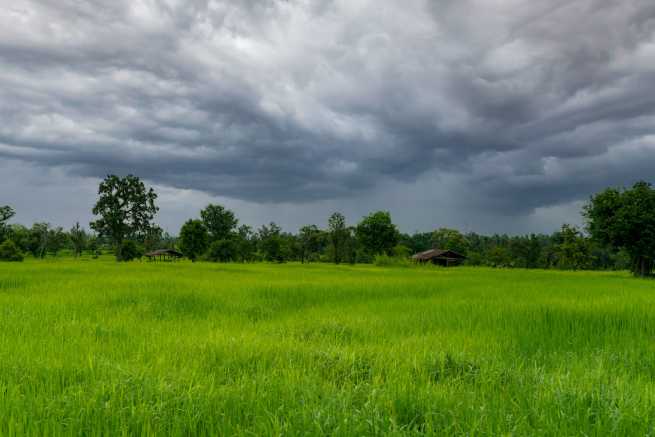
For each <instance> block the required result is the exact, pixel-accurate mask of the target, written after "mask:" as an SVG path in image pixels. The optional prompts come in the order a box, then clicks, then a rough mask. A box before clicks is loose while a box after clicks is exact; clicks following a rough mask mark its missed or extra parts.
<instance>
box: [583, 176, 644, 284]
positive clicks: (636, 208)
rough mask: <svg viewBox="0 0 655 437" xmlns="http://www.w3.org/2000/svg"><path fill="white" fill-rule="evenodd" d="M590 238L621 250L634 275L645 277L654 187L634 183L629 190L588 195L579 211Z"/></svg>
mask: <svg viewBox="0 0 655 437" xmlns="http://www.w3.org/2000/svg"><path fill="white" fill-rule="evenodd" d="M583 215H584V217H585V218H586V220H587V230H588V231H589V234H590V235H591V236H592V238H593V239H594V240H596V241H597V242H599V243H601V244H606V245H609V246H611V247H613V248H614V250H620V249H623V250H625V251H626V252H627V253H628V254H629V256H630V260H631V264H632V268H631V270H632V272H633V274H634V275H636V276H642V277H643V276H649V275H650V274H651V273H652V271H653V264H654V258H655V189H653V188H652V186H651V185H650V184H649V183H647V182H643V181H640V182H637V183H636V184H634V185H633V186H632V188H630V189H623V190H618V189H615V188H608V189H606V190H605V191H602V192H600V193H598V194H596V195H594V196H592V197H591V199H590V200H589V202H588V203H587V205H585V207H584V210H583Z"/></svg>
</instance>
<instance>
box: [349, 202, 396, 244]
mask: <svg viewBox="0 0 655 437" xmlns="http://www.w3.org/2000/svg"><path fill="white" fill-rule="evenodd" d="M355 234H356V235H357V240H358V241H359V243H360V244H361V246H362V247H363V248H364V250H366V251H368V252H370V253H372V254H374V255H378V254H387V255H391V254H392V253H393V248H394V247H395V246H396V245H397V244H398V240H399V236H400V235H399V232H398V229H397V228H396V225H394V224H393V222H392V221H391V214H390V213H389V212H387V211H377V212H374V213H371V214H370V215H367V216H366V217H364V218H363V219H362V221H361V222H359V224H358V225H357V227H356V229H355Z"/></svg>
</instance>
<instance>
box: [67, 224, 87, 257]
mask: <svg viewBox="0 0 655 437" xmlns="http://www.w3.org/2000/svg"><path fill="white" fill-rule="evenodd" d="M69 234H70V240H71V243H73V254H74V255H75V256H76V257H79V256H81V255H82V251H83V250H84V248H85V246H86V240H87V235H86V231H85V230H84V228H82V227H81V226H80V222H76V223H75V226H73V227H72V228H71V230H70V232H69Z"/></svg>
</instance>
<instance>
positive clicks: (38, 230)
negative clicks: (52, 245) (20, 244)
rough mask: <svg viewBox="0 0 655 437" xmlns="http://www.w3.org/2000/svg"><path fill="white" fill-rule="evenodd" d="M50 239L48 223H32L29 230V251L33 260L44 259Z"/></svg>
mask: <svg viewBox="0 0 655 437" xmlns="http://www.w3.org/2000/svg"><path fill="white" fill-rule="evenodd" d="M49 237H50V224H49V223H34V224H33V225H32V228H31V229H30V237H29V251H30V252H31V253H32V255H33V256H34V258H45V256H46V253H47V250H48V244H49V243H48V238H49Z"/></svg>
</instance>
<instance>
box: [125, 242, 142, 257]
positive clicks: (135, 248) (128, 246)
mask: <svg viewBox="0 0 655 437" xmlns="http://www.w3.org/2000/svg"><path fill="white" fill-rule="evenodd" d="M120 252H121V259H120V260H121V261H132V260H134V259H138V258H141V257H142V256H143V250H141V248H140V247H139V245H138V244H136V242H134V241H132V240H123V242H122V243H121V248H120Z"/></svg>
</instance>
